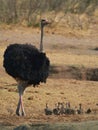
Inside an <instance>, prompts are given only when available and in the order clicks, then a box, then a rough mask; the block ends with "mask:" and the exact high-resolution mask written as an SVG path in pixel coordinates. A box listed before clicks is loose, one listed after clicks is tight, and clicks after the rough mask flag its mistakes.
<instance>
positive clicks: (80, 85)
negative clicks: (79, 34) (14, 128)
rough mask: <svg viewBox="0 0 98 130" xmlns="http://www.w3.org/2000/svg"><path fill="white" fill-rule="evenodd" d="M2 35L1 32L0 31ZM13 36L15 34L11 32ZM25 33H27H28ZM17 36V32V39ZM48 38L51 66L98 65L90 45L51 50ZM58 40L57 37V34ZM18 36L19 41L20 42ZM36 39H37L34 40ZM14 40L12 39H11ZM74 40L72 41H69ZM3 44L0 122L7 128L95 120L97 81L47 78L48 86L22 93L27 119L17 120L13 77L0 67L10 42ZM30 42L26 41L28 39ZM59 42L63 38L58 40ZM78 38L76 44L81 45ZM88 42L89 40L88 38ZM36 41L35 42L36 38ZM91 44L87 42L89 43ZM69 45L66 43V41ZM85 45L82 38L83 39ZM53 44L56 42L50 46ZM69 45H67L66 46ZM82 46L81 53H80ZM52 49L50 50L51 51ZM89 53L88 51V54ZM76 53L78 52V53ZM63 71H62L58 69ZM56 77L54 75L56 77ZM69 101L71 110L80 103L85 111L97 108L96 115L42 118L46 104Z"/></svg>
mask: <svg viewBox="0 0 98 130" xmlns="http://www.w3.org/2000/svg"><path fill="white" fill-rule="evenodd" d="M3 33H4V32H3ZM14 33H15V32H14ZM27 33H28V32H26V34H27ZM11 34H12V33H11V32H10V33H9V37H8V39H10V37H11ZM17 34H18V33H16V36H17ZM24 34H25V32H23V33H21V34H20V36H21V37H22V38H24ZM29 35H30V36H29V37H28V38H31V37H32V33H31V32H29ZM51 37H52V36H50V41H49V43H50V42H51V44H50V45H49V44H48V45H47V46H48V47H49V48H48V47H46V50H47V55H48V57H49V58H50V61H51V64H52V65H57V66H61V67H62V65H63V66H84V67H87V68H89V67H92V68H94V67H97V66H98V55H97V52H96V53H95V51H94V52H92V50H91V47H92V46H91V43H90V42H89V44H88V43H87V44H83V45H82V44H80V45H79V48H78V47H77V46H78V43H77V42H76V43H75V44H73V45H72V46H71V47H70V45H69V44H67V45H65V43H64V42H63V44H62V45H64V46H65V47H66V46H67V48H65V49H64V48H63V47H62V49H61V48H60V49H59V47H57V48H56V49H55V48H52V40H51ZM57 37H60V36H59V35H57ZM19 38H20V37H19V34H18V40H19ZM37 38H38V37H37ZM13 39H14V37H13ZM46 39H47V41H48V40H49V35H48V36H47V35H46ZM72 39H73V41H74V38H72ZM0 40H1V41H2V42H1V43H2V44H1V45H0V104H1V105H0V123H2V124H7V125H8V124H9V125H19V124H23V123H27V124H28V123H38V122H39V123H40V122H66V121H82V120H95V119H98V106H97V105H96V104H98V93H97V92H98V82H94V81H79V80H73V79H64V78H59V79H58V78H56V77H55V79H54V78H51V77H50V78H48V80H47V84H41V85H39V87H36V88H33V87H28V88H27V89H26V93H25V94H24V99H23V100H24V106H25V110H26V113H27V116H26V117H17V116H16V115H15V109H16V106H17V102H18V93H17V89H16V86H17V84H16V82H15V80H14V79H13V78H11V77H10V76H8V75H7V74H6V73H5V71H4V68H3V67H2V65H3V53H4V50H5V48H6V45H7V44H9V43H10V42H11V39H10V41H9V40H8V41H7V42H6V41H5V40H6V36H5V38H4V39H3V40H2V38H1V39H0ZM28 40H29V39H28ZM61 40H62V39H61ZM81 40H83V39H80V40H78V42H80V43H81ZM88 40H89V38H88ZM12 41H13V40H12ZM35 41H36V39H35ZM89 41H90V40H89ZM68 42H69V41H68ZM84 42H85V39H84ZM95 43H96V44H94V46H96V47H97V42H96V39H95ZM53 44H55V43H53ZM68 45H69V46H68ZM81 47H82V52H81V51H80V50H81V49H80V48H81ZM89 47H90V49H89ZM51 48H52V50H51ZM88 50H89V51H88ZM77 52H78V53H77ZM60 69H62V68H60ZM55 76H56V75H55ZM67 101H70V102H71V106H72V107H73V108H74V107H75V106H77V107H78V104H79V103H82V104H83V109H84V111H86V110H87V109H88V108H91V109H96V110H97V111H96V115H95V114H94V112H93V113H92V114H91V115H86V114H84V115H80V116H79V115H74V116H73V115H71V116H54V115H52V116H45V115H44V108H45V104H46V103H48V105H49V107H50V108H51V109H52V108H54V105H55V103H57V102H65V103H66V102H67Z"/></svg>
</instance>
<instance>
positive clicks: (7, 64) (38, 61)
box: [3, 19, 50, 116]
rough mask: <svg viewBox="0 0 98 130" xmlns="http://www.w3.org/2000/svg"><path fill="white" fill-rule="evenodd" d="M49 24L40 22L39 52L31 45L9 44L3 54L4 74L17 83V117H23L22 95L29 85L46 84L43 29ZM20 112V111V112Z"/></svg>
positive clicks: (46, 70)
mask: <svg viewBox="0 0 98 130" xmlns="http://www.w3.org/2000/svg"><path fill="white" fill-rule="evenodd" d="M47 24H49V22H48V21H46V20H44V19H42V20H41V42H40V50H39V49H37V48H36V47H35V46H33V45H31V44H17V43H15V44H11V45H9V46H8V47H7V49H6V50H5V53H4V61H3V66H4V68H5V70H6V72H7V73H8V74H9V75H10V76H12V77H13V78H15V80H16V81H17V83H18V91H19V102H18V105H17V109H16V114H17V115H18V116H21V115H22V116H24V115H25V111H24V107H23V101H22V95H23V93H24V90H25V89H26V87H28V86H29V85H33V86H34V87H35V86H36V85H39V84H40V82H46V79H47V77H48V74H49V66H50V61H49V59H48V58H47V57H46V54H45V53H43V28H44V26H45V25H47ZM20 110H21V111H20Z"/></svg>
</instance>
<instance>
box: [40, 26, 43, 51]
mask: <svg viewBox="0 0 98 130" xmlns="http://www.w3.org/2000/svg"><path fill="white" fill-rule="evenodd" d="M40 51H41V52H43V27H41V40H40Z"/></svg>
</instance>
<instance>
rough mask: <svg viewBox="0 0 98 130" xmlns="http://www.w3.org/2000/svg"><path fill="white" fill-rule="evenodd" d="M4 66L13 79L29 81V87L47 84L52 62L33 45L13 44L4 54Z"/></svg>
mask: <svg viewBox="0 0 98 130" xmlns="http://www.w3.org/2000/svg"><path fill="white" fill-rule="evenodd" d="M3 66H4V68H5V70H6V72H7V73H8V74H9V75H10V76H12V77H13V78H19V79H21V80H24V81H27V82H28V85H29V84H33V85H34V86H35V85H38V84H40V82H46V79H47V77H48V75H49V66H50V61H49V59H48V58H47V57H46V54H45V53H43V52H40V51H39V50H38V49H37V48H36V47H35V46H33V45H31V44H17V43H15V44H11V45H9V46H8V47H7V49H6V50H5V52H4V61H3Z"/></svg>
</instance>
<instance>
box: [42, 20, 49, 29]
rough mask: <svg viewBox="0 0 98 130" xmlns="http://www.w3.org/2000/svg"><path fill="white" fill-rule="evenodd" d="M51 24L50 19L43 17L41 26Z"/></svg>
mask: <svg viewBox="0 0 98 130" xmlns="http://www.w3.org/2000/svg"><path fill="white" fill-rule="evenodd" d="M48 24H50V22H49V21H47V20H45V19H41V28H42V27H44V26H45V25H48Z"/></svg>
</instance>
